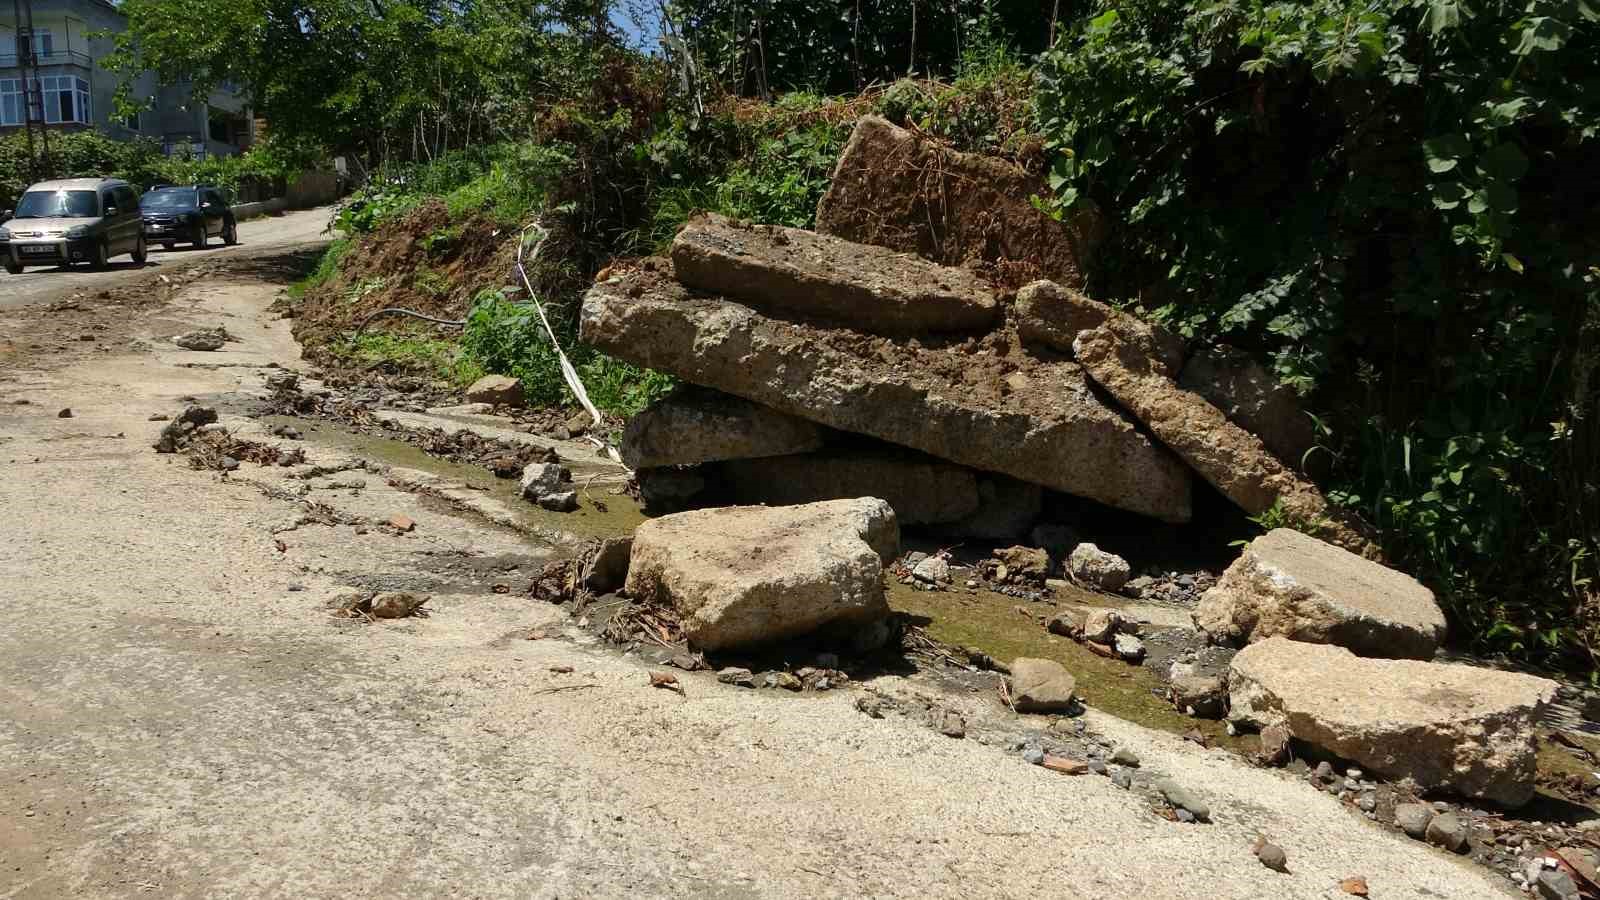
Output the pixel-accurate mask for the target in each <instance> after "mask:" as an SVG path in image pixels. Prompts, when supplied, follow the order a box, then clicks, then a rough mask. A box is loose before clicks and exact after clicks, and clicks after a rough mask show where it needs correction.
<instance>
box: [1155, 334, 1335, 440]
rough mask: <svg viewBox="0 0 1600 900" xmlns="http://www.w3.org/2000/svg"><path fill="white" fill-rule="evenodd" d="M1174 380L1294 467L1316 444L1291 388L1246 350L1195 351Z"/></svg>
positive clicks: (1306, 417)
mask: <svg viewBox="0 0 1600 900" xmlns="http://www.w3.org/2000/svg"><path fill="white" fill-rule="evenodd" d="M1178 384H1179V386H1180V387H1182V388H1183V389H1184V390H1188V391H1193V392H1195V393H1196V394H1199V395H1200V396H1202V397H1204V398H1206V400H1207V401H1209V402H1210V403H1211V405H1212V406H1215V407H1216V408H1218V409H1220V410H1222V412H1223V414H1224V415H1226V416H1227V417H1228V418H1229V419H1230V420H1232V421H1233V422H1234V423H1235V424H1237V425H1238V426H1239V427H1240V428H1243V429H1244V430H1245V431H1248V432H1250V433H1251V434H1253V435H1255V436H1256V437H1258V438H1260V439H1261V443H1263V444H1265V445H1266V447H1267V449H1268V450H1270V451H1272V455H1273V456H1276V457H1277V458H1279V459H1281V460H1283V461H1284V462H1285V463H1288V464H1289V465H1291V466H1293V467H1295V468H1297V469H1299V468H1303V467H1304V466H1303V465H1302V461H1303V460H1304V459H1305V455H1306V452H1307V451H1309V450H1310V449H1311V447H1312V446H1313V445H1314V444H1315V443H1316V440H1317V436H1316V432H1315V431H1314V430H1313V429H1312V427H1311V418H1310V417H1309V416H1307V415H1306V414H1305V410H1303V409H1301V407H1300V400H1299V399H1298V398H1297V397H1296V396H1295V393H1294V390H1293V389H1291V388H1290V387H1289V386H1288V385H1285V384H1283V383H1282V382H1280V381H1278V379H1276V378H1274V377H1273V376H1272V373H1271V372H1268V371H1267V370H1266V368H1265V367H1263V366H1262V365H1261V364H1260V363H1258V362H1256V361H1255V360H1254V359H1252V358H1251V357H1250V354H1248V353H1245V352H1243V351H1240V350H1235V349H1233V348H1232V347H1210V348H1207V349H1204V350H1200V351H1197V352H1195V353H1194V354H1193V355H1191V356H1190V357H1189V360H1188V362H1186V363H1184V364H1183V373H1182V375H1181V376H1180V377H1179V379H1178Z"/></svg>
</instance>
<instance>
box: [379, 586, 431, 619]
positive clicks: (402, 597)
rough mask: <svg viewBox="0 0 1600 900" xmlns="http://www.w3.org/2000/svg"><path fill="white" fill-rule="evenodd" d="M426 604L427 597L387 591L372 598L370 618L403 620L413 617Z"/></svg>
mask: <svg viewBox="0 0 1600 900" xmlns="http://www.w3.org/2000/svg"><path fill="white" fill-rule="evenodd" d="M427 602H428V598H427V597H418V596H417V595H415V594H410V593H406V592H404V591H389V592H386V593H382V594H379V595H378V596H376V597H373V598H372V616H373V618H376V619H404V618H406V617H407V616H411V615H415V614H416V612H417V610H419V609H421V608H422V605H423V604H424V603H427Z"/></svg>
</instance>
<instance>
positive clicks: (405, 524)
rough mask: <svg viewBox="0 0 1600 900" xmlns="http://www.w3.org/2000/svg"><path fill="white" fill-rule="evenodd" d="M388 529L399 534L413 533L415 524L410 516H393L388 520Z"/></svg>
mask: <svg viewBox="0 0 1600 900" xmlns="http://www.w3.org/2000/svg"><path fill="white" fill-rule="evenodd" d="M389 527H390V528H393V529H394V530H396V531H400V532H409V531H415V530H416V528H417V523H416V522H415V521H414V520H412V518H411V517H410V516H406V515H394V516H391V517H390V518H389Z"/></svg>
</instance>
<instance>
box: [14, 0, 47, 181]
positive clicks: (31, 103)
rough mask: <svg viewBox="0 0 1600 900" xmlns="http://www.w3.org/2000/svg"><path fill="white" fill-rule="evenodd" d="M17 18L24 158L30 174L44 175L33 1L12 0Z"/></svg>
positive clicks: (41, 98) (43, 131)
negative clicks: (37, 151) (37, 148)
mask: <svg viewBox="0 0 1600 900" xmlns="http://www.w3.org/2000/svg"><path fill="white" fill-rule="evenodd" d="M12 7H13V9H14V11H15V13H16V16H17V68H18V69H19V70H20V74H21V75H22V96H23V107H24V108H23V121H24V123H25V124H26V127H27V130H28V156H29V159H30V160H31V161H32V162H33V163H34V167H35V168H34V175H35V176H39V175H46V174H48V173H49V172H50V171H51V165H50V129H49V128H48V127H47V126H46V124H45V114H44V102H45V101H44V82H43V80H42V79H41V78H40V76H39V55H38V54H37V53H35V52H34V49H33V0H12ZM35 100H37V101H38V102H37V107H36V106H35ZM35 108H37V109H38V110H39V119H38V124H39V140H40V142H41V145H42V146H43V148H44V154H43V155H42V156H40V157H34V155H33V126H34V118H33V111H34V109H35Z"/></svg>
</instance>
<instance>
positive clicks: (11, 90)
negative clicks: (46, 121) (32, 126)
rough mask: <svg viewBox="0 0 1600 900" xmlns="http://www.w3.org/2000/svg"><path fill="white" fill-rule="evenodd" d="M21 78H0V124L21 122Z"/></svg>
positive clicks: (19, 123) (18, 123) (17, 123)
mask: <svg viewBox="0 0 1600 900" xmlns="http://www.w3.org/2000/svg"><path fill="white" fill-rule="evenodd" d="M23 109H24V107H23V100H22V79H20V78H0V125H21V124H22V110H23Z"/></svg>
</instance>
